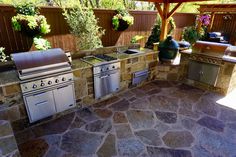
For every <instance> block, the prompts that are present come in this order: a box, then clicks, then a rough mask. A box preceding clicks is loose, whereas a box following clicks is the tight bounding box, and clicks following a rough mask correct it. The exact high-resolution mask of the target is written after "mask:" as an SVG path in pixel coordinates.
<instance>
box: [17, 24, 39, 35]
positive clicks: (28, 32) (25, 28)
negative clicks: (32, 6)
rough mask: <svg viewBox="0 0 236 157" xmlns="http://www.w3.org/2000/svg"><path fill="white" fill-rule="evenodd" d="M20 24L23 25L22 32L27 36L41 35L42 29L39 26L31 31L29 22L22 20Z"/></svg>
mask: <svg viewBox="0 0 236 157" xmlns="http://www.w3.org/2000/svg"><path fill="white" fill-rule="evenodd" d="M19 23H20V24H21V31H22V32H24V33H25V34H26V35H27V36H29V37H35V36H37V35H41V29H40V25H39V24H38V26H37V27H36V28H34V29H31V28H29V26H28V21H27V20H21V21H19Z"/></svg>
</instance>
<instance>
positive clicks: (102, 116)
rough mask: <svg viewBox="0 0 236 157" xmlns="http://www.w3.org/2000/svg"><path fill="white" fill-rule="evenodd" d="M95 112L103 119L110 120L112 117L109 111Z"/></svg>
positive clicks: (99, 110) (100, 110)
mask: <svg viewBox="0 0 236 157" xmlns="http://www.w3.org/2000/svg"><path fill="white" fill-rule="evenodd" d="M94 112H95V113H96V114H97V115H98V116H99V117H101V118H109V117H111V116H112V111H111V110H108V109H95V110H94Z"/></svg>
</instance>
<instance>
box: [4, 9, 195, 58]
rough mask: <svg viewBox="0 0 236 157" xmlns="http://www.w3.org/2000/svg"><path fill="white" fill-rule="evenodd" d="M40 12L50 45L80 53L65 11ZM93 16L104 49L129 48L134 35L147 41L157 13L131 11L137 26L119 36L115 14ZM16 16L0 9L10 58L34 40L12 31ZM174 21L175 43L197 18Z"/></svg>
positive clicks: (101, 12) (183, 16) (102, 12)
mask: <svg viewBox="0 0 236 157" xmlns="http://www.w3.org/2000/svg"><path fill="white" fill-rule="evenodd" d="M40 12H41V14H43V15H45V16H46V18H47V21H48V23H49V24H50V25H51V32H50V33H49V34H48V35H47V36H46V38H47V39H48V40H49V41H50V42H51V44H52V47H61V48H63V49H64V50H66V51H67V50H68V51H76V50H78V49H77V48H76V44H75V37H73V36H72V35H71V34H70V33H69V27H68V25H67V23H66V21H65V20H64V17H63V15H62V12H63V11H62V9H61V8H57V7H42V8H41V9H40ZM94 12H95V15H96V17H97V18H99V25H100V26H101V27H103V28H104V29H105V30H106V32H105V35H104V36H103V37H102V42H103V45H104V46H112V45H124V44H128V43H129V42H130V39H131V38H132V36H134V35H144V36H147V37H148V35H149V34H150V31H151V27H152V26H153V24H154V21H155V18H156V14H157V12H156V11H131V14H132V15H133V16H134V18H135V23H134V25H133V26H131V27H129V28H128V29H127V30H126V31H123V32H116V31H114V30H112V26H111V19H112V16H113V15H114V14H115V12H114V10H100V9H99V10H98V9H96V10H94ZM14 15H15V11H14V7H12V6H9V5H0V28H1V29H0V46H3V47H5V48H6V53H7V54H10V53H14V52H19V51H28V50H29V49H30V48H31V45H32V39H30V38H29V37H27V36H25V35H24V34H22V33H19V32H15V31H13V30H12V27H11V17H12V16H14ZM174 18H175V19H176V25H177V29H176V30H175V33H174V35H175V38H176V39H179V38H180V37H181V31H182V28H183V27H184V26H188V25H192V24H193V23H194V18H195V15H194V14H181V13H177V14H175V15H174ZM146 40H147V38H146V39H143V40H142V41H141V45H144V44H145V41H146ZM32 49H33V48H31V50H32Z"/></svg>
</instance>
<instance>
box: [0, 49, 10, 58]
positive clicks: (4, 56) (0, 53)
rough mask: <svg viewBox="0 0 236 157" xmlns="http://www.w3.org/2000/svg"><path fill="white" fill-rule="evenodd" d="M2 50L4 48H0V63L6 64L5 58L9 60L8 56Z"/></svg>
mask: <svg viewBox="0 0 236 157" xmlns="http://www.w3.org/2000/svg"><path fill="white" fill-rule="evenodd" d="M4 50H5V48H4V47H0V62H7V58H9V56H7V55H6V54H5V53H4Z"/></svg>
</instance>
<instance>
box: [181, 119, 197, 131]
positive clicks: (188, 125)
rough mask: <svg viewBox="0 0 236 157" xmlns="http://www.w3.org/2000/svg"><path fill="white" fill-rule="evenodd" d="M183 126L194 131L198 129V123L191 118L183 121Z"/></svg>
mask: <svg viewBox="0 0 236 157" xmlns="http://www.w3.org/2000/svg"><path fill="white" fill-rule="evenodd" d="M181 124H182V126H183V127H184V128H185V129H188V130H192V129H195V127H196V121H195V120H193V119H190V118H186V119H182V120H181Z"/></svg>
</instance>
